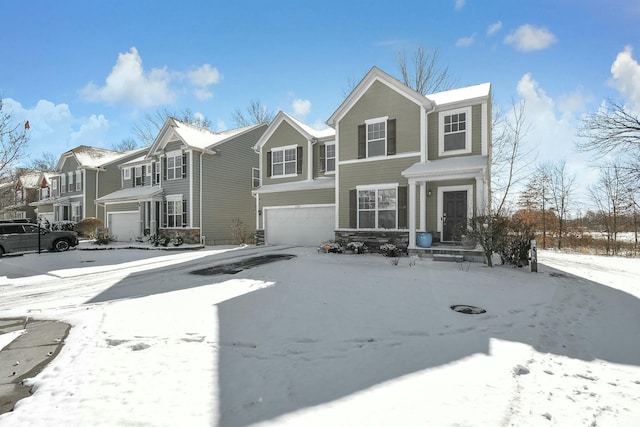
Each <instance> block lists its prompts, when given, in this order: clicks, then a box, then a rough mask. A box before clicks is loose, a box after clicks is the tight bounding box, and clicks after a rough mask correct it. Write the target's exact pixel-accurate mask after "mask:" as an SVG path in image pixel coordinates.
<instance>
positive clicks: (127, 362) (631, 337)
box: [0, 247, 640, 427]
mask: <svg viewBox="0 0 640 427" xmlns="http://www.w3.org/2000/svg"><path fill="white" fill-rule="evenodd" d="M267 252H276V253H290V254H294V255H297V257H296V258H293V259H291V260H286V261H277V262H274V263H271V264H265V265H262V266H259V267H255V268H252V269H249V270H244V271H241V272H239V273H237V274H235V275H221V276H199V275H193V274H190V272H191V271H193V270H197V269H200V268H204V267H209V266H213V265H216V264H220V263H223V262H229V261H230V260H237V258H238V257H245V256H250V255H255V254H264V253H267ZM539 260H540V262H541V263H543V265H540V266H539V272H538V273H530V272H529V271H528V270H526V269H514V268H510V267H504V266H500V267H495V268H493V269H491V268H488V267H486V266H484V265H482V264H479V263H472V264H456V263H447V262H434V261H431V260H428V259H424V260H418V261H417V262H416V264H415V266H410V265H409V264H410V263H409V261H410V259H409V258H402V259H401V261H400V264H399V265H397V266H394V265H392V264H391V263H390V262H389V260H388V259H385V258H383V257H382V256H380V255H335V254H318V253H317V252H316V250H315V249H310V248H289V249H287V248H253V247H247V248H231V247H228V248H222V249H216V250H212V249H210V248H207V249H205V250H200V251H196V252H179V253H166V252H158V251H140V250H112V251H79V250H75V251H70V252H67V253H61V254H54V253H43V254H41V255H37V254H30V255H25V256H23V257H5V258H2V259H1V260H0V317H14V316H32V317H36V318H48V319H56V320H64V321H66V322H68V323H70V324H72V325H73V327H72V329H71V331H70V334H69V336H68V338H67V340H66V344H65V346H64V347H63V349H62V351H61V353H60V354H59V355H58V356H57V357H56V358H55V359H54V360H53V361H52V362H51V363H50V364H49V366H48V367H47V368H46V369H45V370H44V371H43V372H42V373H41V374H40V375H38V376H37V377H36V378H33V379H31V380H30V381H29V384H30V385H33V387H34V394H33V395H32V396H31V397H29V398H27V399H23V400H21V401H20V402H19V403H18V404H17V406H16V408H15V411H13V412H11V413H7V414H4V415H1V416H0V426H3V427H5V426H25V425H29V426H35V427H38V426H62V425H64V426H87V425H92V426H177V425H183V426H332V427H333V426H390V425H397V426H425V425H428V426H634V427H637V426H638V425H640V300H639V299H638V298H640V280H638V279H639V278H640V260H638V259H622V258H602V257H595V256H581V255H565V254H558V253H554V252H550V251H540V253H539ZM574 275H575V276H574ZM454 304H468V305H474V306H478V307H482V308H484V309H486V311H487V312H486V313H484V314H480V315H467V314H462V313H457V312H454V311H452V310H451V309H450V308H449V307H450V306H451V305H454ZM7 339H8V338H7V337H4V340H3V338H2V336H0V343H3V342H4V343H6V341H7Z"/></svg>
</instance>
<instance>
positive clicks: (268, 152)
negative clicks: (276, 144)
mask: <svg viewBox="0 0 640 427" xmlns="http://www.w3.org/2000/svg"><path fill="white" fill-rule="evenodd" d="M267 176H268V177H269V176H271V151H267Z"/></svg>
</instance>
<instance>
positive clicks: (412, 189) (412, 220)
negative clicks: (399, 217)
mask: <svg viewBox="0 0 640 427" xmlns="http://www.w3.org/2000/svg"><path fill="white" fill-rule="evenodd" d="M415 246H416V182H415V181H414V180H411V179H410V180H409V248H415Z"/></svg>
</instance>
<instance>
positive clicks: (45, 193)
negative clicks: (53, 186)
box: [40, 181, 55, 200]
mask: <svg viewBox="0 0 640 427" xmlns="http://www.w3.org/2000/svg"><path fill="white" fill-rule="evenodd" d="M54 182H55V181H54ZM48 198H49V188H47V187H44V188H41V189H40V200H43V199H48Z"/></svg>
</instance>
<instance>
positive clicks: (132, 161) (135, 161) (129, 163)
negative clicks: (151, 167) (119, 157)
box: [119, 154, 149, 166]
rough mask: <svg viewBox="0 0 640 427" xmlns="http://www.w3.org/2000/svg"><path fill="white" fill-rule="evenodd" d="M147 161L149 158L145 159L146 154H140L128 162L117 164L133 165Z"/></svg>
mask: <svg viewBox="0 0 640 427" xmlns="http://www.w3.org/2000/svg"><path fill="white" fill-rule="evenodd" d="M145 162H146V163H148V162H149V159H147V155H146V154H143V155H142V156H138V157H136V158H134V159H131V160H129V161H128V162H124V163H120V164H119V166H128V165H134V164H136V163H145Z"/></svg>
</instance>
